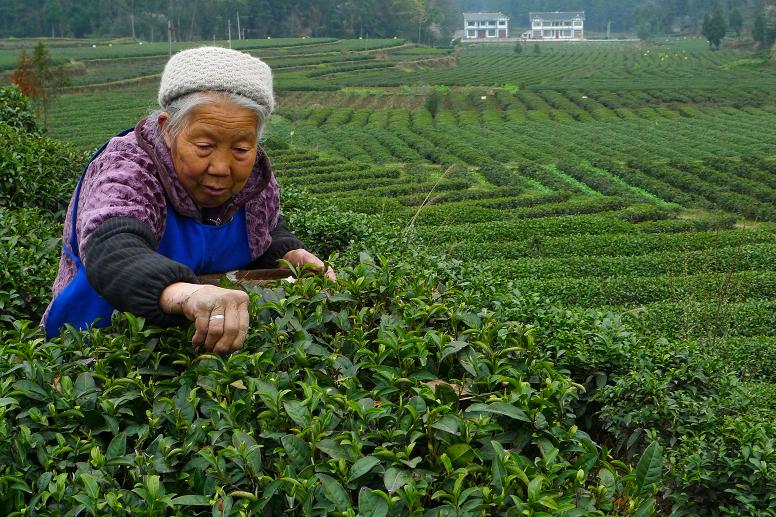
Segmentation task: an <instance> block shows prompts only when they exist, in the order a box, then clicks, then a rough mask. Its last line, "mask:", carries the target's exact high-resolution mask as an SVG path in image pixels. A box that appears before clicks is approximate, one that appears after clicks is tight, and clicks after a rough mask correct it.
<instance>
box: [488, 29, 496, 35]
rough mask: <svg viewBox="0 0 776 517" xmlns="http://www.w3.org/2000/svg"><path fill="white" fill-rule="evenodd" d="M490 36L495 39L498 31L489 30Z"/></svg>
mask: <svg viewBox="0 0 776 517" xmlns="http://www.w3.org/2000/svg"><path fill="white" fill-rule="evenodd" d="M488 36H490V37H495V36H496V29H488Z"/></svg>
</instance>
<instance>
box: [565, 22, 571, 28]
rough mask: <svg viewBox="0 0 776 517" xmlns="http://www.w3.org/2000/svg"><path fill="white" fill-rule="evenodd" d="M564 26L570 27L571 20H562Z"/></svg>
mask: <svg viewBox="0 0 776 517" xmlns="http://www.w3.org/2000/svg"><path fill="white" fill-rule="evenodd" d="M563 26H564V27H571V22H570V21H569V22H563Z"/></svg>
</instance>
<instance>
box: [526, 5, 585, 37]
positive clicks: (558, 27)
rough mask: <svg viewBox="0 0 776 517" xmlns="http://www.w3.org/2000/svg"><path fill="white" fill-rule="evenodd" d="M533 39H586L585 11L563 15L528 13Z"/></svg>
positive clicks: (530, 33) (556, 13)
mask: <svg viewBox="0 0 776 517" xmlns="http://www.w3.org/2000/svg"><path fill="white" fill-rule="evenodd" d="M528 18H529V20H530V21H531V30H530V31H529V35H530V38H531V39H541V40H561V41H562V40H581V39H584V38H585V13H584V11H577V12H568V13H561V12H558V11H555V12H553V13H528Z"/></svg>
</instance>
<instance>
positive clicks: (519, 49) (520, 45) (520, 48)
mask: <svg viewBox="0 0 776 517" xmlns="http://www.w3.org/2000/svg"><path fill="white" fill-rule="evenodd" d="M522 53H523V42H522V41H518V42H517V43H515V54H517V55H518V56H519V55H520V54H522Z"/></svg>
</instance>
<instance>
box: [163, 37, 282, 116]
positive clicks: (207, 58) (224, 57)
mask: <svg viewBox="0 0 776 517" xmlns="http://www.w3.org/2000/svg"><path fill="white" fill-rule="evenodd" d="M202 91H219V92H230V93H236V94H238V95H242V96H243V97H247V98H249V99H251V100H253V101H255V102H256V103H257V104H259V105H260V106H266V107H267V108H269V111H272V109H273V108H274V106H275V100H274V98H273V96H272V70H270V68H269V65H267V63H265V62H264V61H262V60H261V59H259V58H257V57H253V56H251V55H249V54H245V53H243V52H238V51H236V50H231V49H228V48H221V47H200V48H192V49H189V50H183V51H181V52H178V53H177V54H175V55H174V56H172V57H171V58H170V60H169V61H167V64H166V65H165V67H164V72H162V82H161V84H160V85H159V106H161V107H162V108H164V107H166V106H168V105H169V103H170V102H172V101H173V100H175V99H177V98H178V97H181V96H183V95H186V94H189V93H193V92H202Z"/></svg>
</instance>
